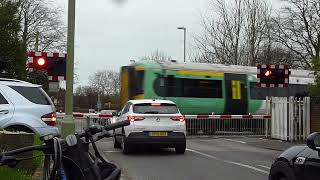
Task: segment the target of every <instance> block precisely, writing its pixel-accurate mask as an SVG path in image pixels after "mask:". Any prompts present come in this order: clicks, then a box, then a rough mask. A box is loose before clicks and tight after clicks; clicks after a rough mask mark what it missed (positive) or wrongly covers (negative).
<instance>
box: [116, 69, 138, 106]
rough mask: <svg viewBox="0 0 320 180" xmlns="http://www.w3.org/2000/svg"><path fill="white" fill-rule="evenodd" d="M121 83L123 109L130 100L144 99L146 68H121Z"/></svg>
mask: <svg viewBox="0 0 320 180" xmlns="http://www.w3.org/2000/svg"><path fill="white" fill-rule="evenodd" d="M120 83H121V89H120V102H121V107H123V106H124V105H125V104H126V103H127V101H128V100H131V99H143V98H144V68H143V67H142V66H123V67H121V72H120Z"/></svg>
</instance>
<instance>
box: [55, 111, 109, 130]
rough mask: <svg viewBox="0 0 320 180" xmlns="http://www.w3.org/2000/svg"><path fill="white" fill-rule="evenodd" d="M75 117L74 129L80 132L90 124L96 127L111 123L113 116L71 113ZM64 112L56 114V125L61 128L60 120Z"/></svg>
mask: <svg viewBox="0 0 320 180" xmlns="http://www.w3.org/2000/svg"><path fill="white" fill-rule="evenodd" d="M73 116H74V119H75V131H76V132H78V133H79V132H82V131H83V129H85V128H88V127H89V126H91V125H96V126H98V127H101V126H105V125H108V124H111V123H112V119H113V117H112V116H110V115H106V114H94V113H88V114H80V113H79V114H77V113H74V114H73ZM63 117H64V114H58V115H57V127H58V128H59V130H61V122H62V120H63Z"/></svg>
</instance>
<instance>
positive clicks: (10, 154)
mask: <svg viewBox="0 0 320 180" xmlns="http://www.w3.org/2000/svg"><path fill="white" fill-rule="evenodd" d="M128 125H130V122H129V121H121V122H117V123H113V124H110V125H106V126H104V127H100V128H98V127H97V126H90V127H89V128H86V129H84V132H83V133H79V134H74V135H68V136H67V137H66V138H65V139H61V138H58V137H53V136H52V135H48V136H45V137H43V140H44V144H43V145H37V146H28V147H24V148H20V149H15V150H12V151H7V152H2V153H0V166H3V165H8V166H9V167H15V165H17V164H18V163H19V162H20V161H24V160H28V159H32V158H36V157H38V156H36V157H28V158H17V157H16V155H18V154H21V153H24V152H28V151H42V152H44V155H43V156H44V157H45V159H44V168H43V172H44V173H43V179H44V180H56V179H58V180H119V179H120V177H121V169H120V168H119V167H117V166H116V165H115V164H113V163H110V162H107V161H106V160H105V159H104V158H103V157H102V155H101V154H100V152H99V151H98V148H97V146H96V144H95V142H97V141H99V140H101V139H103V138H106V137H113V135H111V134H110V133H109V132H108V131H110V130H114V129H116V128H121V127H124V126H128ZM98 133H99V134H98ZM95 135H96V136H95ZM90 144H91V145H92V149H93V153H92V150H89V149H90V148H89V145H90Z"/></svg>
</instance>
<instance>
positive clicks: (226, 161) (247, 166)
mask: <svg viewBox="0 0 320 180" xmlns="http://www.w3.org/2000/svg"><path fill="white" fill-rule="evenodd" d="M186 150H187V151H190V152H193V153H196V154H200V155H203V156H206V157H208V158H212V159H215V160H219V161H223V162H225V163H229V164H233V165H237V166H241V167H245V168H248V169H251V170H255V171H258V172H261V173H264V174H269V172H268V171H265V170H263V169H259V168H256V167H253V166H250V165H247V164H242V163H238V162H234V161H229V160H224V159H220V158H217V157H215V156H212V155H210V154H206V153H202V152H200V151H196V150H193V149H186Z"/></svg>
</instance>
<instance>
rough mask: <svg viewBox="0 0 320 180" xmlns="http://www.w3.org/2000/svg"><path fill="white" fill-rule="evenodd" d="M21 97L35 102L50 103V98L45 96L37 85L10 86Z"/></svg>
mask: <svg viewBox="0 0 320 180" xmlns="http://www.w3.org/2000/svg"><path fill="white" fill-rule="evenodd" d="M10 87H11V88H12V89H14V90H15V91H17V92H18V93H19V94H21V95H22V96H23V97H25V98H26V99H28V100H29V101H31V102H33V103H35V104H41V105H51V100H49V98H48V97H47V96H46V94H45V92H44V91H43V90H42V89H41V88H39V87H25V86H10Z"/></svg>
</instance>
